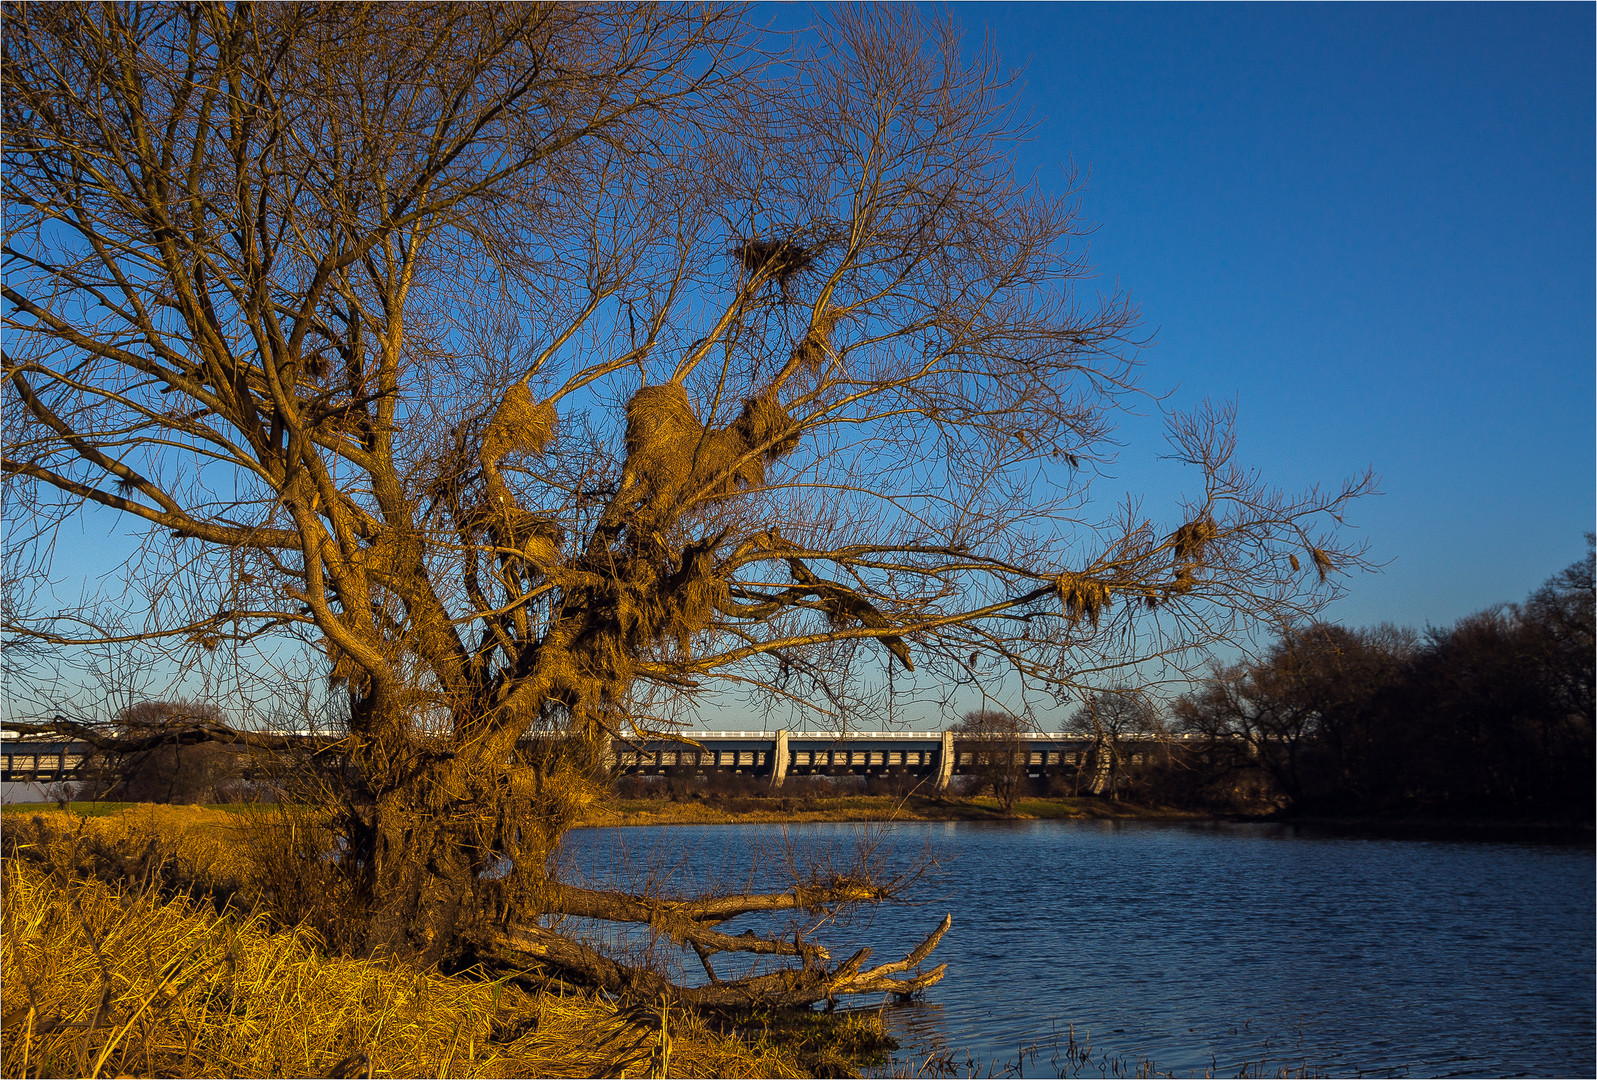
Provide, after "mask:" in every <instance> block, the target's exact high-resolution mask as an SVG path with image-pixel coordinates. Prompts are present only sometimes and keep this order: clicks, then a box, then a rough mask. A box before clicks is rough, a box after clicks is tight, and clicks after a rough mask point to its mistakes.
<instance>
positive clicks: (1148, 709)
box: [1065, 686, 1165, 799]
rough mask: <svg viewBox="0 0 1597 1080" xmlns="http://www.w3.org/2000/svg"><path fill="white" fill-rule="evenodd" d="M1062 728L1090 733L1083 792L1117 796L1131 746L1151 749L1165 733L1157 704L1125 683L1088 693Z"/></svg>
mask: <svg viewBox="0 0 1597 1080" xmlns="http://www.w3.org/2000/svg"><path fill="white" fill-rule="evenodd" d="M1065 728H1066V730H1067V731H1075V732H1081V733H1082V734H1084V735H1090V736H1091V737H1092V747H1091V748H1090V749H1089V750H1088V751H1087V757H1086V760H1085V762H1084V763H1083V764H1082V771H1083V772H1084V773H1086V776H1087V792H1088V794H1090V795H1106V796H1108V797H1109V798H1110V799H1118V798H1120V790H1121V787H1122V786H1123V780H1124V778H1125V774H1126V763H1127V759H1128V758H1129V757H1130V755H1131V754H1132V753H1134V752H1135V751H1133V749H1132V747H1133V746H1137V747H1139V748H1140V749H1141V750H1142V751H1143V752H1144V753H1152V752H1154V751H1155V749H1156V748H1158V747H1159V740H1160V739H1162V737H1163V735H1164V734H1165V732H1164V724H1163V722H1162V721H1161V720H1160V718H1159V710H1158V708H1157V707H1156V706H1155V705H1154V704H1153V702H1152V701H1150V700H1149V699H1148V696H1147V695H1146V694H1144V693H1143V692H1142V691H1140V690H1138V689H1137V688H1135V687H1128V686H1121V687H1116V688H1114V689H1109V690H1100V691H1098V692H1096V693H1093V694H1090V695H1088V697H1087V699H1086V701H1084V702H1083V703H1082V705H1081V707H1080V708H1078V709H1077V710H1076V711H1075V712H1074V713H1072V714H1071V716H1070V719H1069V720H1067V721H1066V722H1065ZM1149 736H1152V737H1153V739H1152V741H1150V740H1149V738H1148V737H1149Z"/></svg>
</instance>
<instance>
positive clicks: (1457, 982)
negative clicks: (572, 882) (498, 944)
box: [566, 821, 1597, 1076]
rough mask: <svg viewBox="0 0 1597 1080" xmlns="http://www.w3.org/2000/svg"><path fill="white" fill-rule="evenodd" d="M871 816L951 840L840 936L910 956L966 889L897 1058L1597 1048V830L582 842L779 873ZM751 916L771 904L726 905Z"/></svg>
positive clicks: (1080, 1064) (896, 1015) (648, 860)
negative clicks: (1579, 833)
mask: <svg viewBox="0 0 1597 1080" xmlns="http://www.w3.org/2000/svg"><path fill="white" fill-rule="evenodd" d="M862 838H864V839H866V840H867V841H869V842H874V843H876V844H877V845H878V847H879V849H880V850H881V851H882V852H883V853H884V854H883V857H884V858H885V861H886V865H887V866H888V867H889V868H890V869H897V870H911V869H913V868H914V866H915V865H916V864H917V863H919V862H921V861H923V859H924V858H925V856H926V855H927V854H928V852H929V853H930V854H932V855H933V856H935V858H936V865H935V866H934V867H932V868H931V869H930V870H929V871H927V872H926V873H924V874H923V875H922V876H921V878H920V879H919V880H918V881H917V882H916V883H915V884H914V886H913V887H912V888H911V889H910V890H909V893H908V899H909V900H910V901H911V903H910V904H909V905H908V906H903V905H895V906H891V907H888V908H885V909H879V910H876V911H875V912H874V914H872V915H871V916H869V917H868V918H865V919H862V920H859V921H856V922H854V923H852V924H848V925H844V926H830V927H827V928H825V929H824V930H823V932H822V936H823V937H824V938H825V939H826V940H827V941H828V942H829V944H832V945H833V946H834V955H839V953H838V952H837V950H838V949H842V948H849V947H851V946H852V945H853V944H855V943H868V944H872V945H874V946H876V947H877V953H876V957H877V959H878V960H882V959H888V958H890V957H889V954H893V956H894V957H896V955H901V954H902V953H903V952H904V951H907V949H909V948H910V947H912V946H913V944H914V943H915V942H916V941H917V940H918V939H919V937H920V936H922V935H924V934H925V933H926V932H927V931H929V930H930V929H931V928H932V927H933V926H935V925H936V923H937V921H938V920H939V919H940V918H941V917H942V915H943V913H944V912H945V911H946V912H950V913H952V915H953V928H952V930H951V931H950V933H949V934H948V936H947V938H946V939H945V940H944V942H943V944H942V946H941V947H940V948H939V949H938V952H937V954H936V959H937V960H939V961H941V962H945V963H947V964H948V967H949V970H948V975H947V977H946V978H945V979H944V980H943V981H942V982H941V983H939V984H938V985H936V986H934V987H932V988H931V989H930V990H929V991H928V993H927V994H926V995H925V999H924V1000H923V1001H917V1002H914V1003H912V1004H909V1005H904V1006H891V1007H889V1008H888V1010H887V1023H888V1025H889V1027H890V1028H891V1029H892V1030H893V1032H894V1033H895V1035H896V1036H897V1037H898V1038H899V1039H900V1041H901V1043H902V1046H901V1049H900V1051H899V1056H898V1062H897V1064H896V1068H897V1069H898V1070H903V1069H906V1068H912V1067H915V1066H924V1065H925V1064H926V1062H927V1061H928V1060H930V1062H931V1065H932V1067H933V1068H934V1069H935V1068H936V1067H938V1064H939V1063H940V1064H941V1067H943V1068H944V1069H955V1070H957V1071H958V1072H960V1073H966V1072H969V1071H977V1072H980V1073H981V1074H983V1075H986V1074H987V1073H988V1072H989V1070H993V1071H996V1072H998V1073H1003V1072H1004V1071H1005V1070H1006V1069H1010V1068H1017V1067H1018V1072H1019V1073H1020V1074H1021V1075H1028V1076H1046V1075H1060V1074H1062V1073H1064V1074H1070V1075H1077V1074H1079V1075H1088V1076H1090V1075H1098V1074H1120V1073H1122V1072H1124V1073H1135V1072H1136V1071H1137V1069H1138V1068H1139V1066H1140V1067H1141V1068H1143V1069H1144V1070H1146V1069H1148V1068H1149V1067H1150V1066H1151V1068H1152V1069H1154V1070H1157V1071H1158V1072H1159V1073H1172V1074H1174V1075H1177V1076H1188V1075H1204V1074H1206V1073H1209V1072H1212V1073H1213V1074H1215V1075H1232V1076H1234V1075H1238V1074H1239V1072H1242V1073H1246V1074H1247V1075H1277V1074H1278V1072H1279V1071H1280V1070H1281V1069H1283V1068H1285V1069H1289V1070H1292V1071H1293V1073H1294V1074H1296V1071H1297V1070H1301V1069H1306V1070H1307V1071H1308V1073H1309V1074H1310V1075H1324V1074H1330V1075H1336V1076H1348V1075H1358V1074H1362V1075H1367V1076H1368V1075H1374V1076H1591V1075H1594V1072H1597V1065H1594V1061H1597V1049H1594V1045H1597V1044H1594V1040H1597V1031H1594V1022H1593V1015H1594V1009H1597V998H1594V980H1597V977H1594V974H1593V973H1594V964H1597V956H1594V951H1593V937H1594V932H1593V927H1594V911H1597V897H1594V869H1597V868H1594V862H1593V849H1592V844H1591V840H1590V838H1589V836H1587V837H1584V838H1580V839H1577V840H1575V841H1572V842H1557V841H1553V840H1551V839H1549V838H1530V839H1526V838H1517V839H1514V838H1495V839H1483V838H1481V837H1479V836H1478V835H1477V836H1464V837H1460V836H1452V835H1446V834H1436V835H1425V836H1416V835H1413V834H1404V835H1403V836H1401V837H1394V836H1391V835H1381V834H1374V833H1370V832H1360V831H1356V830H1337V829H1331V828H1323V827H1321V828H1317V827H1308V826H1291V825H1278V824H1254V823H1246V824H1232V823H1212V822H1205V823H1191V822H1129V821H1111V822H1020V823H1013V824H989V823H976V822H949V823H906V824H901V825H891V826H886V827H881V826H875V827H866V826H859V825H803V826H788V827H786V828H783V827H780V826H683V827H659V828H649V829H591V830H578V831H577V832H575V833H573V834H571V839H570V840H569V841H568V844H567V852H566V858H567V860H568V872H570V873H573V874H575V875H576V876H578V877H581V878H587V879H589V880H592V881H594V882H595V883H604V882H625V883H630V884H631V885H633V886H637V885H639V884H640V883H643V882H644V881H645V879H648V878H653V879H655V880H656V881H670V882H671V883H673V884H674V885H676V886H679V887H681V886H685V887H688V888H690V889H691V888H694V887H698V886H701V885H702V886H709V885H710V884H711V883H712V882H716V881H721V882H728V881H730V882H731V883H733V885H734V886H736V887H756V888H758V887H768V886H769V885H770V883H771V882H773V881H774V880H776V879H777V878H778V877H780V875H781V874H782V873H783V872H784V870H785V869H786V867H787V865H788V864H789V863H796V864H799V865H803V864H805V863H807V862H812V861H815V860H817V859H819V860H822V861H825V860H827V859H831V860H832V862H833V865H834V866H835V867H837V868H843V867H845V866H846V864H847V862H848V860H849V859H850V858H851V857H852V855H853V853H854V852H855V851H856V849H857V848H858V846H859V844H860V842H861V840H862ZM749 925H756V926H757V925H760V924H758V923H751V922H749V921H747V920H745V921H743V922H733V923H729V924H727V926H726V927H724V929H728V930H730V931H731V932H733V933H738V932H740V931H741V929H742V928H743V927H744V926H749ZM689 958H690V959H692V957H691V954H689ZM669 960H670V962H672V963H675V964H677V965H679V966H678V973H679V974H681V975H683V976H685V977H688V978H693V977H694V971H693V970H692V969H697V967H698V963H697V960H696V959H693V963H692V969H690V968H689V967H688V966H686V965H685V964H682V962H681V958H680V956H672V957H670V958H669ZM723 974H724V973H723ZM699 977H700V978H702V974H700V975H699ZM1073 1040H1074V1054H1072V1053H1071V1050H1072V1045H1073ZM1088 1046H1090V1051H1089V1050H1087V1049H1086V1048H1087V1047H1088Z"/></svg>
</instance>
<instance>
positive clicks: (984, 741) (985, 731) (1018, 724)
mask: <svg viewBox="0 0 1597 1080" xmlns="http://www.w3.org/2000/svg"><path fill="white" fill-rule="evenodd" d="M953 730H954V731H955V732H957V733H958V734H959V735H960V736H961V738H960V740H959V748H960V749H959V752H960V755H961V756H962V757H963V755H965V754H969V755H970V766H971V768H970V772H969V773H967V774H966V775H968V776H970V777H971V778H972V779H973V780H974V781H975V783H976V789H977V793H978V794H980V792H981V789H983V788H990V789H992V793H993V798H995V799H997V800H998V808H999V810H1001V811H1003V812H1004V813H1005V814H1008V813H1012V812H1013V811H1014V809H1015V799H1016V798H1018V797H1019V795H1020V792H1021V789H1022V788H1024V787H1025V786H1026V768H1027V765H1028V763H1029V755H1028V752H1027V751H1028V748H1027V746H1026V740H1024V739H1022V738H1021V735H1022V734H1023V733H1024V732H1025V731H1026V723H1025V721H1023V720H1022V719H1021V718H1020V717H1018V716H1015V715H1013V714H1011V713H1007V712H1002V711H999V710H997V709H973V710H971V711H970V712H967V713H966V714H965V715H964V716H962V717H960V720H959V723H957V724H955V725H954V728H953Z"/></svg>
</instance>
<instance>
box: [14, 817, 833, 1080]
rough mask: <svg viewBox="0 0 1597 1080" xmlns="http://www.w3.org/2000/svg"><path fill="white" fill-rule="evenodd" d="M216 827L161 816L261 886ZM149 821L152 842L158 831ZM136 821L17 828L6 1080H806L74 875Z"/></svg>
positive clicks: (794, 1072) (754, 1051) (576, 997)
mask: <svg viewBox="0 0 1597 1080" xmlns="http://www.w3.org/2000/svg"><path fill="white" fill-rule="evenodd" d="M163 811H164V812H163ZM212 814H220V812H214V811H213V812H205V811H200V810H199V809H198V808H194V810H193V811H190V812H187V813H185V812H184V808H163V809H162V810H152V811H150V812H149V816H151V817H157V816H158V817H171V818H174V819H175V820H174V821H172V822H167V824H168V825H169V826H170V825H173V824H176V823H179V822H181V823H182V824H184V825H186V826H187V827H186V828H182V829H180V830H179V831H176V832H172V833H169V834H168V837H169V839H170V840H171V845H170V850H169V851H168V852H167V854H168V855H172V853H173V852H176V853H178V854H176V855H175V857H177V858H179V859H186V860H196V861H197V860H202V859H205V858H207V857H211V858H216V859H219V860H221V863H220V865H219V866H218V867H217V869H218V870H219V871H220V873H221V874H222V875H223V876H229V877H231V876H247V874H248V872H249V871H248V868H247V866H245V865H244V863H246V862H247V861H248V860H247V854H233V855H229V854H228V851H229V849H232V850H234V851H235V852H237V851H239V850H240V848H239V845H237V844H228V843H226V836H227V833H226V830H225V829H213V828H208V827H207V826H208V825H212V824H215V823H212V822H209V821H208V820H207V821H205V822H203V823H201V824H200V826H199V827H197V828H196V827H194V826H195V825H196V820H197V819H198V818H201V817H203V818H206V819H208V818H209V817H210V816H211V815H212ZM54 816H56V815H52V817H54ZM63 816H64V815H63ZM131 816H132V817H134V818H135V820H134V821H133V822H131V825H132V831H133V833H134V834H137V833H138V832H140V831H141V830H142V828H143V827H144V826H145V825H146V824H149V823H144V822H140V821H138V820H136V819H137V817H138V816H139V814H138V813H135V814H134V815H131ZM220 816H231V815H220ZM129 826H130V822H128V821H126V820H123V821H121V822H118V821H117V820H116V819H111V820H109V821H104V822H102V823H101V824H95V823H92V822H91V823H84V822H83V821H82V819H79V822H78V823H77V824H76V825H74V826H73V829H72V830H71V831H60V830H54V829H50V828H48V827H41V823H40V822H37V821H36V822H34V823H32V824H31V827H28V826H24V827H23V828H21V829H18V828H17V826H13V825H9V824H8V831H10V832H11V833H12V836H11V837H10V839H11V840H12V843H11V844H10V845H8V848H9V850H8V852H7V855H8V857H7V858H6V859H5V860H4V867H3V871H0V875H3V876H0V880H3V888H4V913H3V939H0V940H3V947H0V969H3V971H4V974H5V979H4V984H3V1005H0V1017H3V1019H0V1027H3V1034H4V1039H3V1044H4V1045H3V1049H0V1064H3V1068H4V1075H5V1076H8V1077H44V1076H79V1077H100V1076H120V1075H141V1076H274V1077H275V1076H363V1077H381V1076H424V1075H425V1076H440V1077H442V1076H463V1077H494V1076H729V1077H731V1076H736V1077H743V1076H798V1075H804V1070H803V1066H802V1065H801V1064H800V1063H799V1061H798V1059H797V1057H796V1056H795V1055H794V1054H793V1053H791V1052H790V1051H789V1050H787V1049H786V1048H785V1047H783V1046H782V1045H780V1044H779V1043H777V1042H773V1041H772V1040H769V1039H766V1038H758V1039H753V1040H749V1039H738V1038H731V1037H728V1036H725V1035H722V1034H720V1033H718V1032H716V1031H715V1030H713V1029H712V1028H711V1027H710V1026H709V1025H707V1024H706V1022H705V1021H704V1020H702V1019H701V1018H699V1017H698V1016H696V1015H694V1014H691V1013H684V1012H681V1011H679V1010H670V1011H669V1012H666V1011H650V1010H643V1011H641V1012H640V1011H638V1010H631V1011H622V1010H619V1009H618V1008H617V1006H616V1005H615V1004H613V1003H611V1002H610V1001H608V1000H606V999H604V998H602V997H599V996H595V995H591V994H587V993H584V992H579V991H574V990H569V989H563V988H554V989H548V988H544V989H539V988H537V985H536V984H535V983H532V982H527V981H524V980H521V979H512V978H499V979H493V980H490V979H486V978H480V977H473V973H470V972H468V973H466V974H464V975H461V976H456V977H449V976H445V975H441V974H439V973H438V972H436V971H422V970H418V969H416V968H414V967H411V966H408V965H405V964H401V963H391V962H387V961H385V960H382V959H352V958H347V957H338V956H333V955H329V954H328V952H327V951H326V950H325V949H324V947H323V945H322V942H321V940H320V939H319V938H318V937H317V935H315V934H314V933H312V932H311V931H309V930H307V929H305V928H303V927H298V928H293V929H287V930H281V929H275V928H274V924H273V923H272V922H271V921H270V920H269V919H268V918H267V917H266V916H265V915H264V914H253V915H248V916H245V915H242V914H237V913H235V912H233V911H231V910H227V911H223V912H222V913H220V914H219V913H218V912H217V910H216V908H215V906H214V905H213V904H211V903H204V902H198V901H194V900H191V899H189V898H187V897H186V896H183V895H178V896H177V897H175V898H163V896H162V895H161V893H160V892H159V891H157V890H156V889H155V888H153V887H151V886H150V885H148V884H147V883H140V882H136V881H131V880H129V881H107V880H104V879H102V878H101V877H98V876H86V875H80V874H77V873H74V872H73V870H72V867H74V866H76V865H78V864H80V863H81V862H82V860H81V859H80V858H79V855H78V853H76V852H75V851H73V850H68V849H69V848H73V847H74V846H84V847H92V846H94V841H93V840H92V839H90V837H89V833H88V830H89V829H91V828H92V829H95V830H97V832H98V833H104V834H105V835H104V836H101V837H100V842H101V846H102V847H103V846H104V844H106V843H110V842H111V841H114V840H116V839H118V837H117V836H116V835H115V834H116V830H118V829H121V830H123V835H122V836H121V838H120V839H121V840H122V841H123V842H124V844H126V842H127V841H128V836H129V834H128V830H129ZM19 833H20V834H21V835H19ZM41 844H43V845H50V846H59V847H60V848H61V850H49V851H40V850H38V845H41ZM30 846H31V847H32V850H28V848H29V847H30ZM195 868H196V869H197V865H196V866H195Z"/></svg>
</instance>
